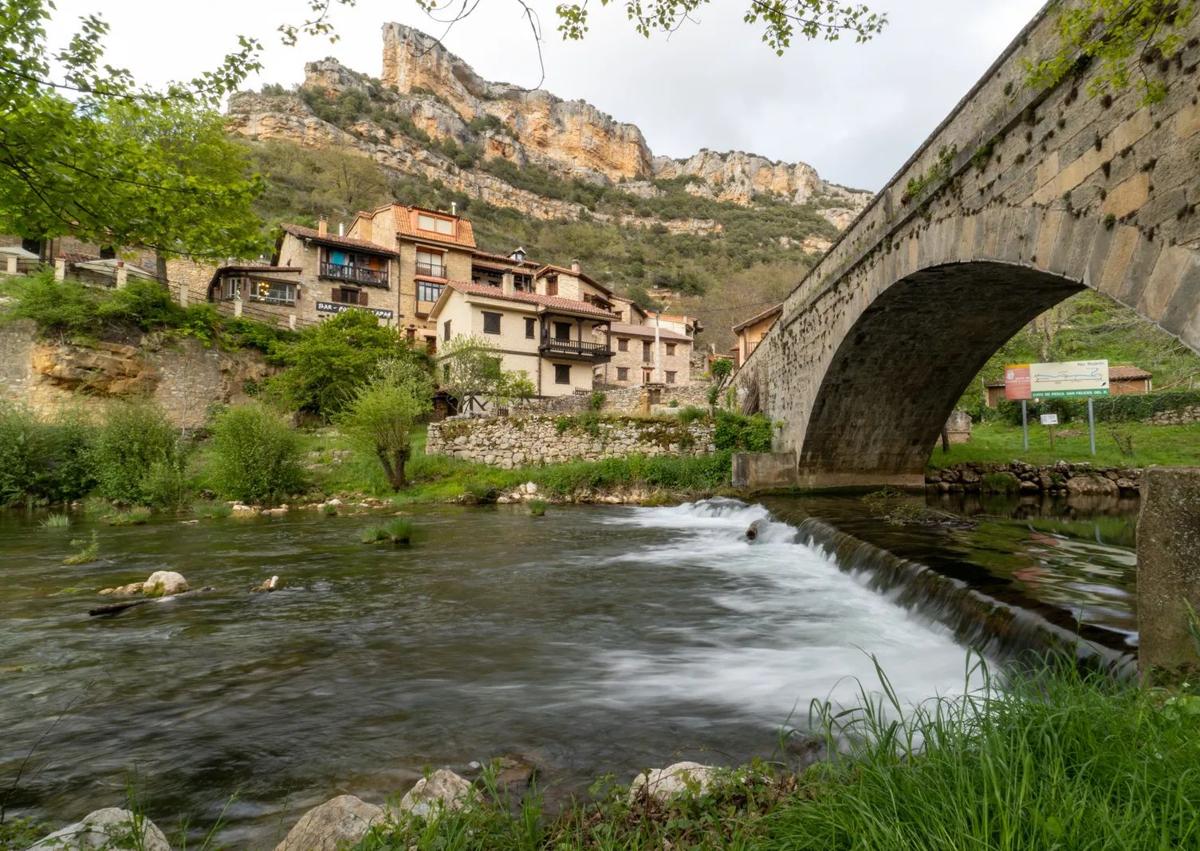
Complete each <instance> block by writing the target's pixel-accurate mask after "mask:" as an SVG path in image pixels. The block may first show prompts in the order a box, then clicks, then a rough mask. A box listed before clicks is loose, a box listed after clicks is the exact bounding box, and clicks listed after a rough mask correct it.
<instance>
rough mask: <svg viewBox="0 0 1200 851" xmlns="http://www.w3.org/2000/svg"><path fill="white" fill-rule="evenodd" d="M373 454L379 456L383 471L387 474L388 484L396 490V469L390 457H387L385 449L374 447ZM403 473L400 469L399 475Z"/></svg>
mask: <svg viewBox="0 0 1200 851" xmlns="http://www.w3.org/2000/svg"><path fill="white" fill-rule="evenodd" d="M375 454H376V455H377V456H379V463H380V464H382V465H383V473H384V475H385V476H387V480H388V484H390V485H391V486H392V490H394V491H398V490H400V488H398V487H397V486H396V470H395V468H394V467H393V466H392V459H391V458H389V457H388V454H387V450H386V449H382V448H380V449H376V450H375ZM403 475H404V472H403V470H401V476H403Z"/></svg>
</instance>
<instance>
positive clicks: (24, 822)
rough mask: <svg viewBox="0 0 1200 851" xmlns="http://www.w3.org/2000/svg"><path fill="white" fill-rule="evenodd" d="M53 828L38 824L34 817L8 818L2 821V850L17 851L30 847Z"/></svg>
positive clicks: (0, 829) (0, 847)
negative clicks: (10, 850)
mask: <svg viewBox="0 0 1200 851" xmlns="http://www.w3.org/2000/svg"><path fill="white" fill-rule="evenodd" d="M50 831H51V828H50V827H48V826H46V825H42V824H38V823H37V822H35V821H34V820H33V819H23V818H16V819H6V820H5V821H0V851H9V849H12V851H17V849H23V848H28V847H29V846H30V845H33V844H34V843H35V842H37V841H38V840H39V839H41V838H42V837H43V836H45V835H46V834H47V833H50Z"/></svg>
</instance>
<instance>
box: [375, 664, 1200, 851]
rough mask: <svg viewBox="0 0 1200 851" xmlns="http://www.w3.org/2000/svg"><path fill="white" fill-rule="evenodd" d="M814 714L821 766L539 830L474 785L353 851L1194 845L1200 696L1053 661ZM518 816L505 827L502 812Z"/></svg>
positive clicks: (619, 795) (597, 808)
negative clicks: (959, 688)
mask: <svg viewBox="0 0 1200 851" xmlns="http://www.w3.org/2000/svg"><path fill="white" fill-rule="evenodd" d="M880 679H881V688H880V689H879V690H872V691H867V690H866V689H864V690H863V692H862V694H861V698H860V702H859V703H858V704H857V705H855V706H853V707H850V708H847V709H838V708H836V707H833V706H829V705H823V704H822V705H816V706H814V711H813V719H812V720H813V721H814V722H815V724H816V726H817V729H819V730H821V731H823V732H824V733H825V735H826V736H827V737H828V743H827V744H828V745H829V747H828V751H829V752H830V753H833V754H835V756H833V757H832V758H831V759H830V760H828V761H826V762H822V763H818V764H817V765H816V766H813V767H811V768H810V769H808V770H807V771H804V772H802V773H800V774H799V775H791V774H788V773H787V772H782V773H781V772H780V771H778V770H777V769H772V768H771V767H769V766H765V765H755V766H750V767H748V768H744V769H739V770H736V771H732V772H728V773H726V774H725V775H724V776H722V777H721V778H719V779H718V781H717V782H716V783H715V784H714V785H713V787H712V788H711V789H710V790H709V791H708V792H707V793H706V794H703V795H699V796H695V797H690V798H681V799H676V800H673V801H670V802H667V803H665V804H661V803H657V802H654V801H653V800H649V799H647V798H646V797H645V796H634V797H633V798H632V799H631V798H630V797H629V795H628V794H627V792H626V791H625V790H624V789H621V788H620V787H611V788H610V789H609V790H608V791H607V793H605V794H602V795H600V797H599V799H598V800H596V801H593V802H591V803H576V804H574V805H572V806H569V807H568V808H567V809H566V810H565V811H564V812H563V813H561V814H560V815H558V816H557V817H554V818H549V817H547V816H546V815H545V814H544V812H543V811H542V809H541V806H540V801H539V799H538V797H537V796H536V795H533V796H531V797H527V798H526V799H525V800H524V801H523V802H522V803H521V804H520V805H519V806H516V807H514V806H513V805H512V802H510V801H508V800H507V799H506V798H505V796H504V795H503V794H501V793H498V792H497V791H496V790H495V789H494V787H493V786H492V785H490V783H489V782H488V781H487V779H486V778H485V781H484V782H483V784H482V786H483V788H482V790H481V792H482V803H481V804H480V805H479V806H477V807H473V808H468V809H467V810H465V811H462V812H455V813H446V814H443V815H441V816H440V817H438V818H437V819H436V820H432V821H426V820H423V819H420V818H412V819H408V820H403V819H402V820H400V821H399V822H397V823H391V824H387V825H383V826H379V827H377V828H376V829H374V830H373V831H372V832H371V833H370V834H369V835H368V837H367V838H366V839H365V840H364V841H363V842H362V843H361V844H360V845H359V846H358V847H359V848H361V849H406V848H410V847H420V848H439V849H462V851H467V849H489V851H490V850H491V849H495V850H496V851H507V850H508V849H513V851H516V850H517V849H521V851H527V850H528V849H547V850H548V849H556V851H557V849H583V848H587V849H662V848H709V849H717V848H722V849H724V848H735V849H737V848H741V849H749V848H754V849H800V850H801V851H808V850H809V849H811V851H840V849H847V851H849V849H864V851H865V850H866V849H870V851H911V849H922V851H924V849H931V851H962V850H963V849H995V851H1044V849H1097V851H1106V849H1114V851H1115V849H1138V851H1141V849H1161V851H1167V849H1178V848H1196V847H1200V818H1198V817H1197V812H1198V811H1200V697H1197V696H1189V695H1187V694H1176V695H1174V696H1172V697H1168V696H1167V695H1166V694H1165V693H1161V692H1156V691H1152V690H1148V689H1144V688H1141V687H1139V686H1137V685H1134V684H1129V683H1118V682H1114V681H1112V680H1110V679H1108V678H1106V677H1105V675H1103V674H1100V673H1091V674H1085V673H1080V672H1079V671H1078V670H1077V669H1076V668H1075V666H1074V665H1073V664H1072V663H1071V662H1070V661H1069V660H1064V661H1051V662H1050V663H1049V665H1048V666H1047V667H1043V668H1040V669H1036V670H1029V671H1026V672H1024V673H1021V674H1019V675H1016V676H1013V677H1010V678H1008V679H1007V680H1006V681H1005V682H1004V683H1003V684H999V685H1001V687H1000V688H991V686H992V685H997V684H992V683H987V682H986V680H985V684H984V686H983V687H981V688H979V689H976V690H973V691H968V692H967V693H966V694H964V695H960V696H957V697H945V698H941V699H936V700H931V701H929V702H927V703H925V704H923V705H921V706H918V707H911V706H902V705H901V704H900V702H899V700H898V699H897V698H896V695H895V692H894V691H893V689H892V687H891V685H890V683H889V682H888V681H887V679H886V677H884V676H883V675H882V674H881V675H880ZM514 812H516V813H517V815H516V816H515V817H514V815H513V813H514Z"/></svg>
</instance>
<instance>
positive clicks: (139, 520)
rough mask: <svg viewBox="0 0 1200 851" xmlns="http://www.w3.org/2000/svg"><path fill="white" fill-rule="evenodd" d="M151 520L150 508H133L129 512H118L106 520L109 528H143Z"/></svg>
mask: <svg viewBox="0 0 1200 851" xmlns="http://www.w3.org/2000/svg"><path fill="white" fill-rule="evenodd" d="M149 520H150V509H149V508H141V507H138V508H131V509H129V510H128V511H117V512H114V513H113V514H109V515H108V516H107V517H105V518H104V522H105V523H107V524H108V525H109V526H142V525H144V524H145V523H147V522H148V521H149Z"/></svg>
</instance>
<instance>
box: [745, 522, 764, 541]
mask: <svg viewBox="0 0 1200 851" xmlns="http://www.w3.org/2000/svg"><path fill="white" fill-rule="evenodd" d="M762 528H763V522H762V521H761V520H755V521H754V522H753V523H751V524H750V528H749V529H747V530H746V540H747V541H753V540H756V539H757V538H758V533H759V532H761V531H762Z"/></svg>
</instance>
